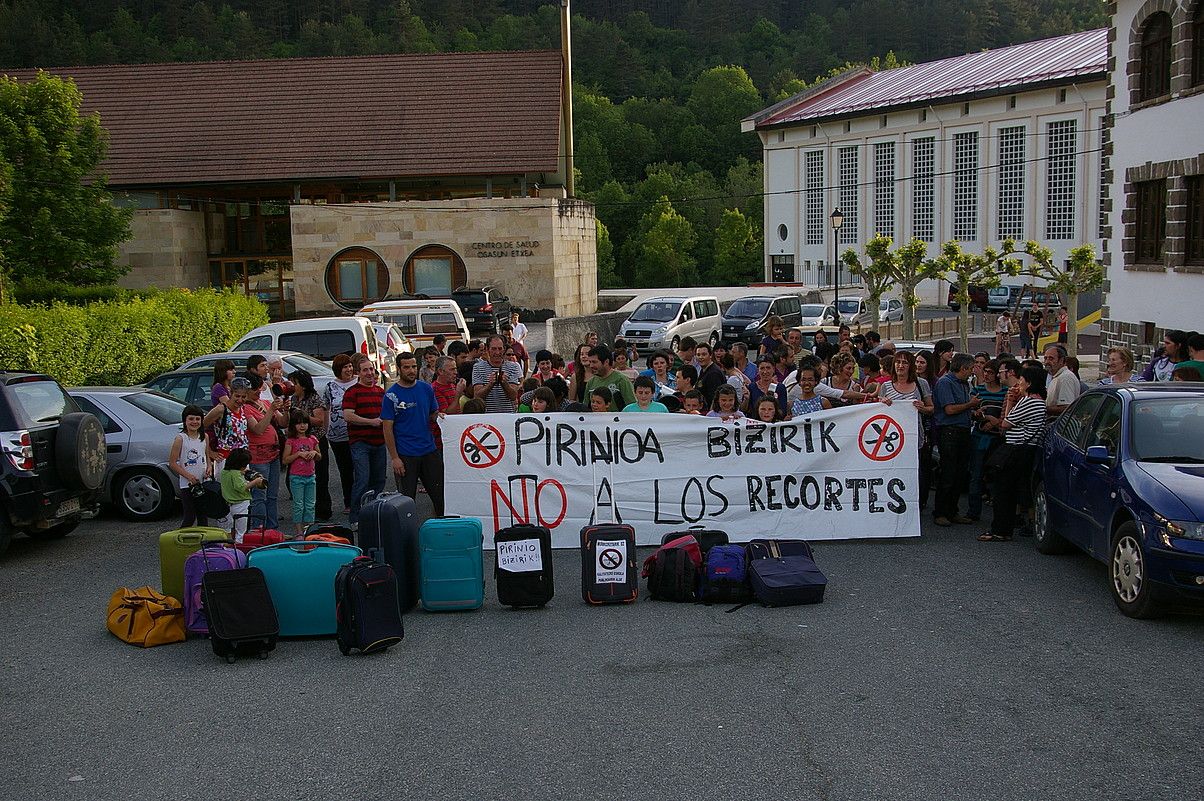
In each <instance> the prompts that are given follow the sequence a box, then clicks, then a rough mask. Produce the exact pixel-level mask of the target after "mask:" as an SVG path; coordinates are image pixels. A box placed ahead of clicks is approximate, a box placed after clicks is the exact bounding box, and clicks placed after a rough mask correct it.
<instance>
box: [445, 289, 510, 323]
mask: <svg viewBox="0 0 1204 801" xmlns="http://www.w3.org/2000/svg"><path fill="white" fill-rule="evenodd" d="M452 300H454V301H455V302H456V304H457V305H459V307H460V311H462V312H463V313H464V322H466V323H467V324H468V330H469V331H470V332H476V331H488V332H490V333H495V334H496V333H497V332H498V331H500V330H501V325H502V323H504V322H508V321H509V320H510V298H509V297H508V296H506V295H505V294H503V293H502V288H501V287H497V286H483V287H481V288H480V289H472V288H469V287H460V288H459V289H457V290H456V291H455V292H452Z"/></svg>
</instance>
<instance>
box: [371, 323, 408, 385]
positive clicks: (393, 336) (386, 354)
mask: <svg viewBox="0 0 1204 801" xmlns="http://www.w3.org/2000/svg"><path fill="white" fill-rule="evenodd" d="M372 328H373V330H374V331H376V349H377V350H378V351H379V352H380V358H381V363H382V364H384V365H385V369H386V371H387V372H388V376H387V377H386V380H387V381H388V382H392V381H395V380H396V379H397V354H399V353H402V352H409V353H413V352H414V346H413V344H412V343H411V342H410V339H409V337H407V336H406V335H405V334H404V333H402V331H401V328H400V327H398V326H397V324H396V323H373V324H372Z"/></svg>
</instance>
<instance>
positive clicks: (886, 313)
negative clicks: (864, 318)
mask: <svg viewBox="0 0 1204 801" xmlns="http://www.w3.org/2000/svg"><path fill="white" fill-rule="evenodd" d="M902 320H903V301H901V300H899V299H898V298H882V299H881V300H879V301H878V322H880V323H897V322H902Z"/></svg>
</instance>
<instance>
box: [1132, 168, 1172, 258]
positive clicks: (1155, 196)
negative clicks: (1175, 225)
mask: <svg viewBox="0 0 1204 801" xmlns="http://www.w3.org/2000/svg"><path fill="white" fill-rule="evenodd" d="M1134 194H1135V196H1136V197H1135V200H1136V205H1137V236H1136V237H1135V238H1134V246H1133V256H1134V261H1135V262H1137V263H1138V264H1161V263H1162V250H1163V248H1164V247H1165V245H1166V180H1165V179H1162V180H1158V181H1143V182H1141V183H1139V184H1137V186H1136V191H1135V192H1134Z"/></svg>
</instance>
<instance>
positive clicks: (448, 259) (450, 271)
mask: <svg viewBox="0 0 1204 801" xmlns="http://www.w3.org/2000/svg"><path fill="white" fill-rule="evenodd" d="M467 276H468V273H467V271H466V270H465V269H464V261H463V260H462V259H461V258H460V256H459V254H458V253H456V252H455V251H454V250H451V249H450V248H446V247H443V246H442V245H428V246H426V247H423V248H419V249H418V250H416V251H414V252H413V253H412V254H410V258H409V259H408V260H407V261H406V263H405V268H404V269H403V270H402V283H403V284H404V286H405V288H406V291H407V292H412V293H414V294H415V295H429V296H430V297H447V296H449V295H451V292H452V289H453V288H454V287H458V286H464V285H465V284H467V283H468V277H467Z"/></svg>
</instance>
